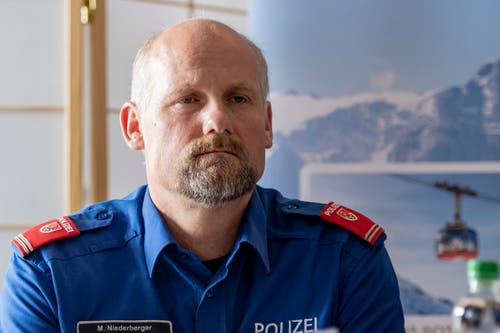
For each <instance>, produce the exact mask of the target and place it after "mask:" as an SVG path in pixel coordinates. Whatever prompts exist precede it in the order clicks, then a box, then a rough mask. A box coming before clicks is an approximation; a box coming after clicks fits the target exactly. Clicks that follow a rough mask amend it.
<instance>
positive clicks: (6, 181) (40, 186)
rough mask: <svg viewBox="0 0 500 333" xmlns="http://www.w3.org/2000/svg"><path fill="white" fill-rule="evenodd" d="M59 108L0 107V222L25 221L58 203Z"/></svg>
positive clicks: (49, 213)
mask: <svg viewBox="0 0 500 333" xmlns="http://www.w3.org/2000/svg"><path fill="white" fill-rule="evenodd" d="M63 117H64V116H63V112H0V133H1V136H2V163H1V164H0V184H1V186H0V225H31V224H38V223H41V222H43V221H45V220H48V219H51V218H55V217H58V216H60V215H61V214H62V213H63V209H64V184H63V182H64V165H63V163H64V161H63V153H64V141H63V140H64V138H63V136H64V132H63Z"/></svg>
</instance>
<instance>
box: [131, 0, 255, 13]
mask: <svg viewBox="0 0 500 333" xmlns="http://www.w3.org/2000/svg"><path fill="white" fill-rule="evenodd" d="M130 1H135V2H145V3H153V4H159V5H167V6H174V7H184V8H189V7H190V3H189V2H182V1H175V0H130ZM193 8H194V9H195V10H196V9H201V10H208V11H211V12H218V13H225V14H231V15H238V16H247V15H248V11H247V10H245V9H239V8H232V7H225V6H216V5H208V4H202V3H196V2H195V3H194V4H193Z"/></svg>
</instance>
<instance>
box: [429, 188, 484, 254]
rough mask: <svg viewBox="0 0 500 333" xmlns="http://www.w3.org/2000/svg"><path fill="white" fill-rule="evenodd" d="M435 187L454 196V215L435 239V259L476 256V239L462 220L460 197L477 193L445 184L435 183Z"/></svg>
mask: <svg viewBox="0 0 500 333" xmlns="http://www.w3.org/2000/svg"><path fill="white" fill-rule="evenodd" d="M434 186H435V187H437V188H439V189H441V190H445V191H448V192H451V193H453V194H454V196H455V213H454V219H453V222H451V223H446V225H445V227H444V228H443V229H441V230H439V232H438V237H437V239H436V257H437V258H438V259H440V260H450V259H457V258H458V259H470V258H476V257H477V254H478V238H477V233H476V231H475V230H474V229H471V228H469V227H468V226H467V225H466V224H465V222H464V221H463V220H462V214H461V209H462V195H468V196H472V197H475V196H477V193H476V192H475V191H473V190H471V189H470V188H467V187H465V188H461V187H458V186H456V185H450V184H448V183H446V182H436V183H435V184H434Z"/></svg>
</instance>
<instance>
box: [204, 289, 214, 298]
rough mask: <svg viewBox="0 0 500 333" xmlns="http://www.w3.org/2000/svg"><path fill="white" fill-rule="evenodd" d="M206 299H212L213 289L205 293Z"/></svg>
mask: <svg viewBox="0 0 500 333" xmlns="http://www.w3.org/2000/svg"><path fill="white" fill-rule="evenodd" d="M206 295H207V297H208V298H212V297H214V290H213V289H208V290H207V293H206Z"/></svg>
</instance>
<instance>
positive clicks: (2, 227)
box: [0, 224, 33, 232]
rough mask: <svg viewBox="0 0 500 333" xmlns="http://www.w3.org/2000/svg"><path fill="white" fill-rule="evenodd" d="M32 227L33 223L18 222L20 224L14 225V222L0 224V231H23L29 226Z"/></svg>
mask: <svg viewBox="0 0 500 333" xmlns="http://www.w3.org/2000/svg"><path fill="white" fill-rule="evenodd" d="M31 227H33V225H29V224H20V225H15V224H12V225H10V224H0V232H2V231H3V232H5V231H19V232H23V231H24V230H28V229H29V228H31Z"/></svg>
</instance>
